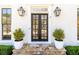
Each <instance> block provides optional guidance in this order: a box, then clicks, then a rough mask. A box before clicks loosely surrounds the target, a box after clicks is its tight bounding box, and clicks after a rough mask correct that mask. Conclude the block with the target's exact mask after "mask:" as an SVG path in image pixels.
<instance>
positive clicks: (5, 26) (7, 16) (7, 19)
mask: <svg viewBox="0 0 79 59" xmlns="http://www.w3.org/2000/svg"><path fill="white" fill-rule="evenodd" d="M2 39H3V40H10V39H11V8H2Z"/></svg>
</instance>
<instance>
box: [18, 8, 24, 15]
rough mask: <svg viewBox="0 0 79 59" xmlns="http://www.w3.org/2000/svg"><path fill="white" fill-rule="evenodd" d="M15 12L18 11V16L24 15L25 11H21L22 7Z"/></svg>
mask: <svg viewBox="0 0 79 59" xmlns="http://www.w3.org/2000/svg"><path fill="white" fill-rule="evenodd" d="M17 11H18V14H19V16H24V15H25V10H24V9H23V7H20V8H19V9H18V10H17Z"/></svg>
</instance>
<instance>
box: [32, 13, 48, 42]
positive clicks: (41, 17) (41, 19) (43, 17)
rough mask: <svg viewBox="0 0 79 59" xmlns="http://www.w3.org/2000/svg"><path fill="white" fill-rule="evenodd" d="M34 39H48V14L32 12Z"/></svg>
mask: <svg viewBox="0 0 79 59" xmlns="http://www.w3.org/2000/svg"><path fill="white" fill-rule="evenodd" d="M31 23H32V25H31V26H32V31H31V32H32V41H48V14H32V22H31Z"/></svg>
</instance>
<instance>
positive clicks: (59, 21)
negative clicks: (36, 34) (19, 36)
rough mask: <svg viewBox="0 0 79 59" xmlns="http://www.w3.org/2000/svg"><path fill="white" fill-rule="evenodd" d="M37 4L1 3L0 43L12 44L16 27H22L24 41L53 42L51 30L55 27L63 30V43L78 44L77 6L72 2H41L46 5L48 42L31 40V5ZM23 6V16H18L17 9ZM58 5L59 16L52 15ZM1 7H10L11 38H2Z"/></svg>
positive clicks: (30, 42)
mask: <svg viewBox="0 0 79 59" xmlns="http://www.w3.org/2000/svg"><path fill="white" fill-rule="evenodd" d="M32 5H39V4H9V5H8V4H2V5H0V44H13V42H14V38H13V32H14V31H15V29H17V28H22V30H23V31H24V33H25V37H24V43H29V44H51V43H54V37H52V32H53V31H54V30H55V29H56V28H62V29H63V30H64V32H65V39H64V45H78V40H77V8H78V5H74V4H42V5H48V42H44V41H43V42H32V41H31V6H32ZM20 6H23V8H24V9H25V11H26V12H25V16H23V17H20V16H19V15H18V12H17V9H18V8H19V7H20ZM57 6H58V7H60V9H61V14H60V16H59V17H56V16H55V15H54V10H55V8H56V7H57ZM1 8H12V18H11V20H12V21H11V36H12V37H11V40H2V23H1Z"/></svg>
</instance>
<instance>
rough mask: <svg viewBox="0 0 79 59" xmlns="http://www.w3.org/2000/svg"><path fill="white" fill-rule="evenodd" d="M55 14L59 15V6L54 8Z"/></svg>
mask: <svg viewBox="0 0 79 59" xmlns="http://www.w3.org/2000/svg"><path fill="white" fill-rule="evenodd" d="M54 13H55V16H59V15H60V13H61V9H60V8H59V7H56V9H55V10H54Z"/></svg>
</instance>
